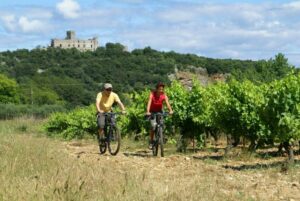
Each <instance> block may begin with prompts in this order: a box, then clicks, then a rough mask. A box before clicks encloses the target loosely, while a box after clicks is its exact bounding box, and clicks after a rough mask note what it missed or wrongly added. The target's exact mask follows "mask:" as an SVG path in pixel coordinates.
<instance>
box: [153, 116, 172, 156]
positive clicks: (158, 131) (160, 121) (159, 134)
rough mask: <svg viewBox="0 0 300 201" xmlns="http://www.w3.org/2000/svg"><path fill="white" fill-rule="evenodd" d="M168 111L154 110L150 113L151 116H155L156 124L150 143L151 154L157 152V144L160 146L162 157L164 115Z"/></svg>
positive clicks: (155, 154)
mask: <svg viewBox="0 0 300 201" xmlns="http://www.w3.org/2000/svg"><path fill="white" fill-rule="evenodd" d="M168 115H169V113H168V112H163V113H161V112H156V113H151V116H153V117H156V126H155V131H154V139H153V144H152V153H153V156H157V154H158V146H159V147H160V156H161V157H164V133H163V127H164V117H166V116H168Z"/></svg>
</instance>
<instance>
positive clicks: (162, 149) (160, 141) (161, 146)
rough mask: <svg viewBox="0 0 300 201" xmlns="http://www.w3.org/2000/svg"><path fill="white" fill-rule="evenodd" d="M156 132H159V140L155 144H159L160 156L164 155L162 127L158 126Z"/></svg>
mask: <svg viewBox="0 0 300 201" xmlns="http://www.w3.org/2000/svg"><path fill="white" fill-rule="evenodd" d="M158 134H159V141H158V143H157V144H159V146H160V156H161V157H164V134H163V129H162V127H159V129H158Z"/></svg>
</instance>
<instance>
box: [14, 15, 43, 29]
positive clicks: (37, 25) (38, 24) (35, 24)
mask: <svg viewBox="0 0 300 201" xmlns="http://www.w3.org/2000/svg"><path fill="white" fill-rule="evenodd" d="M18 23H19V26H20V28H21V30H22V31H23V32H25V33H27V32H43V30H44V29H45V24H44V23H43V22H42V21H40V20H29V19H28V18H27V17H24V16H22V17H20V19H19V21H18Z"/></svg>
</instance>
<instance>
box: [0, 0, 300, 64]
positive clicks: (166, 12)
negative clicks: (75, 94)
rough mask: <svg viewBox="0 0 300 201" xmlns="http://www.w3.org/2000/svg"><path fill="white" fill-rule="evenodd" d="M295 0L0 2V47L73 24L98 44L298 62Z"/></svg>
mask: <svg viewBox="0 0 300 201" xmlns="http://www.w3.org/2000/svg"><path fill="white" fill-rule="evenodd" d="M299 27H300V0H297V1H288V0H286V1H283V0H272V1H269V0H264V1H258V0H252V1H250V0H244V1H233V0H210V1H204V0H186V1H182V0H101V1H99V0H52V1H50V0H39V1H33V0H18V1H12V0H1V1H0V51H4V50H7V49H9V50H15V49H20V48H28V49H31V48H34V47H36V46H37V45H42V46H47V45H49V44H50V39H51V38H64V37H65V31H66V30H75V31H76V33H77V36H78V37H79V38H82V39H87V38H91V37H94V36H98V37H99V41H100V45H101V46H103V45H105V43H107V42H120V43H122V44H124V45H126V46H128V47H129V49H130V50H132V49H135V48H144V47H146V46H151V47H152V48H154V49H157V50H163V51H169V50H174V51H176V52H181V53H195V54H197V55H201V56H206V57H212V58H236V59H253V60H258V59H269V58H271V57H274V55H276V54H277V53H279V52H281V53H283V54H285V55H286V57H287V58H288V59H289V62H290V63H291V64H293V65H296V66H298V67H300V40H299V39H300V29H299Z"/></svg>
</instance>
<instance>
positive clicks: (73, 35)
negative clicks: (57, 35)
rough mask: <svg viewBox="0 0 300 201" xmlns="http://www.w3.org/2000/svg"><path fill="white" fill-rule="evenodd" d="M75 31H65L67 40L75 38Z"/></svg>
mask: <svg viewBox="0 0 300 201" xmlns="http://www.w3.org/2000/svg"><path fill="white" fill-rule="evenodd" d="M75 38H76V37H75V31H67V38H66V39H67V40H75Z"/></svg>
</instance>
